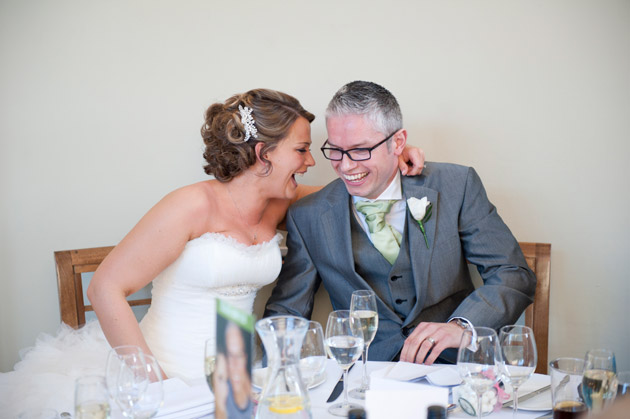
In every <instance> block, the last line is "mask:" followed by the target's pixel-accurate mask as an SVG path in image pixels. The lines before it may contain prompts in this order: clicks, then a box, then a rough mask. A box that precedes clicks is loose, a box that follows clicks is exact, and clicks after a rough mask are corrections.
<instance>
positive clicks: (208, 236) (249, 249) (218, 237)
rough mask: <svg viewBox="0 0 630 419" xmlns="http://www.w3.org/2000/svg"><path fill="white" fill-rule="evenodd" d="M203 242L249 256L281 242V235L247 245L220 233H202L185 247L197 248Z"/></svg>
mask: <svg viewBox="0 0 630 419" xmlns="http://www.w3.org/2000/svg"><path fill="white" fill-rule="evenodd" d="M205 240H214V241H216V242H218V243H225V244H228V245H230V246H232V247H233V248H235V249H239V250H242V251H243V252H246V253H249V254H251V253H258V252H260V251H262V250H264V249H267V247H269V246H272V245H276V244H278V243H280V242H281V241H282V234H280V233H278V234H276V235H275V236H273V237H272V238H271V239H269V241H266V242H262V243H258V244H252V245H247V244H245V243H241V242H239V241H238V240H236V239H235V238H234V237H231V236H226V235H225V234H222V233H215V232H212V233H203V234H202V235H201V236H199V237H197V238H194V239H192V240H190V241H189V242H188V243H186V247H191V246H199V245H201V244H203V242H204V241H205Z"/></svg>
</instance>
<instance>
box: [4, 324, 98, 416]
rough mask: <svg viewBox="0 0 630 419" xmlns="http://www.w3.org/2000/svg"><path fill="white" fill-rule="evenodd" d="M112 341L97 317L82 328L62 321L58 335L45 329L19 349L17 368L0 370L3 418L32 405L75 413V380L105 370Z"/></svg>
mask: <svg viewBox="0 0 630 419" xmlns="http://www.w3.org/2000/svg"><path fill="white" fill-rule="evenodd" d="M109 349H110V345H109V343H108V342H107V340H106V339H105V335H104V334H103V331H102V330H101V327H100V324H99V323H98V321H96V320H94V321H90V322H88V323H87V324H86V325H85V326H84V327H82V328H80V329H73V328H71V327H70V326H68V325H66V324H63V323H62V324H61V326H60V327H59V330H58V331H57V333H56V334H55V335H50V334H46V333H42V334H40V335H39V336H38V337H37V340H36V342H35V345H34V346H32V347H30V348H26V349H24V350H22V351H21V352H20V359H21V360H20V361H19V362H17V363H16V364H15V367H14V370H13V371H11V372H8V373H1V374H0V418H3V419H4V418H15V417H17V416H18V415H19V414H20V412H22V411H24V410H27V409H32V408H52V409H56V410H57V411H58V412H59V413H61V412H70V413H72V415H73V416H74V382H75V380H76V379H77V378H78V377H80V376H83V375H92V374H98V375H103V374H104V373H105V364H106V363H107V354H108V352H109Z"/></svg>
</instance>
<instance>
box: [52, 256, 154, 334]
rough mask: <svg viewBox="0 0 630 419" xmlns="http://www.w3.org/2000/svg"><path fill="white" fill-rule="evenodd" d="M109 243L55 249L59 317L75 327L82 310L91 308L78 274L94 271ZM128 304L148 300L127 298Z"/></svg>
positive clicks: (81, 321)
mask: <svg viewBox="0 0 630 419" xmlns="http://www.w3.org/2000/svg"><path fill="white" fill-rule="evenodd" d="M113 248H114V247H113V246H107V247H93V248H89V249H75V250H62V251H57V252H55V264H56V266H57V287H58V288H59V312H60V314H61V321H62V322H64V323H66V324H68V325H69V326H72V327H74V328H77V327H79V326H82V325H84V324H85V312H86V311H93V310H94V309H93V308H92V306H91V305H89V304H88V305H86V304H85V300H84V298H83V277H82V274H84V273H89V272H94V271H96V268H98V265H100V264H101V262H102V261H103V259H105V256H107V255H108V254H109V252H111V251H112V249H113ZM129 304H130V305H131V306H142V305H149V304H151V299H150V298H144V299H138V300H129Z"/></svg>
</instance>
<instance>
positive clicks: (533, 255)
mask: <svg viewBox="0 0 630 419" xmlns="http://www.w3.org/2000/svg"><path fill="white" fill-rule="evenodd" d="M519 245H520V246H521V250H522V251H523V255H524V256H525V260H526V261H527V264H528V265H529V268H530V269H531V270H532V271H534V273H535V274H536V279H537V283H536V294H535V296H534V302H533V303H532V304H530V305H529V307H527V309H526V310H525V325H526V326H529V327H531V328H532V330H533V331H534V338H535V339H536V346H537V348H538V367H537V368H536V372H537V373H539V374H547V366H548V350H549V278H550V275H551V244H549V243H525V242H519Z"/></svg>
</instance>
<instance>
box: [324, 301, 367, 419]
mask: <svg viewBox="0 0 630 419" xmlns="http://www.w3.org/2000/svg"><path fill="white" fill-rule="evenodd" d="M326 351H327V352H328V355H330V357H331V358H332V359H334V360H335V361H337V363H338V364H339V366H340V367H341V368H342V369H343V402H342V403H336V404H334V405H332V406H330V407H329V408H328V412H329V413H330V414H333V415H335V416H344V417H347V416H348V412H349V411H350V410H352V409H357V408H361V407H362V406H361V405H358V404H355V403H350V402H349V401H348V385H347V383H348V370H349V369H350V367H351V366H352V365H354V363H355V362H356V360H357V359H359V356H361V352H362V351H363V335H362V333H361V331H360V330H358V329H357V328H356V325H355V323H354V322H352V320H351V317H350V310H337V311H333V312H332V313H330V314H329V315H328V323H326Z"/></svg>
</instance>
